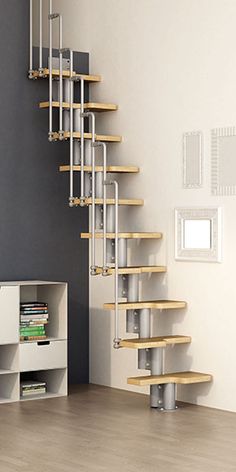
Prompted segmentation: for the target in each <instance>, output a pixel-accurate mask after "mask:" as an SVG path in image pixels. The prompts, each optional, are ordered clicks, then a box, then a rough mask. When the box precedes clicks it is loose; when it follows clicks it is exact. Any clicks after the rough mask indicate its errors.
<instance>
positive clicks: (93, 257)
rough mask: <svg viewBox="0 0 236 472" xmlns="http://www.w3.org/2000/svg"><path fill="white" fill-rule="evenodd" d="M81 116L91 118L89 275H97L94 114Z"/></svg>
mask: <svg viewBox="0 0 236 472" xmlns="http://www.w3.org/2000/svg"><path fill="white" fill-rule="evenodd" d="M83 116H84V117H85V116H86V117H87V116H88V117H89V118H90V119H91V134H92V138H91V160H92V218H91V232H92V242H91V267H90V273H91V275H97V270H96V267H97V266H96V244H95V198H96V195H95V147H96V145H97V144H96V134H95V127H96V121H95V114H94V113H92V112H87V113H83Z"/></svg>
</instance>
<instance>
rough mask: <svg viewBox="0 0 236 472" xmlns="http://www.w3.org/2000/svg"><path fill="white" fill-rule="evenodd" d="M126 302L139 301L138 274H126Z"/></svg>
mask: <svg viewBox="0 0 236 472" xmlns="http://www.w3.org/2000/svg"><path fill="white" fill-rule="evenodd" d="M127 277H128V294H127V300H128V302H138V301H139V275H138V274H128V276H127Z"/></svg>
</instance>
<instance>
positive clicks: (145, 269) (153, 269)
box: [97, 266, 167, 275]
mask: <svg viewBox="0 0 236 472" xmlns="http://www.w3.org/2000/svg"><path fill="white" fill-rule="evenodd" d="M166 270H167V268H166V267H165V266H140V267H136V266H133V267H131V266H130V267H119V269H118V273H119V274H120V275H122V274H123V275H125V274H147V273H159V272H160V273H161V272H166ZM102 271H103V270H102V267H97V273H98V274H101V273H102ZM114 272H115V268H114V267H109V269H108V274H110V275H112V274H114Z"/></svg>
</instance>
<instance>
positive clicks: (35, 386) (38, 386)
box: [20, 380, 47, 397]
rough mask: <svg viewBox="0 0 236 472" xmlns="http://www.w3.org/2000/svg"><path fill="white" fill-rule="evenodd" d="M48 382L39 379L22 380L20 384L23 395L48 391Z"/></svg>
mask: <svg viewBox="0 0 236 472" xmlns="http://www.w3.org/2000/svg"><path fill="white" fill-rule="evenodd" d="M46 390H47V387H46V382H38V381H37V380H27V381H24V380H23V381H22V382H21V384H20V392H21V396H22V397H25V396H27V395H39V394H44V393H46Z"/></svg>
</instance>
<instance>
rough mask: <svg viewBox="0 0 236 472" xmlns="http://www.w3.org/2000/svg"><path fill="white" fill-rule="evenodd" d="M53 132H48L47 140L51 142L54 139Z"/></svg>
mask: <svg viewBox="0 0 236 472" xmlns="http://www.w3.org/2000/svg"><path fill="white" fill-rule="evenodd" d="M53 134H54V133H48V141H49V142H50V143H52V142H53V141H54V139H53Z"/></svg>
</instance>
